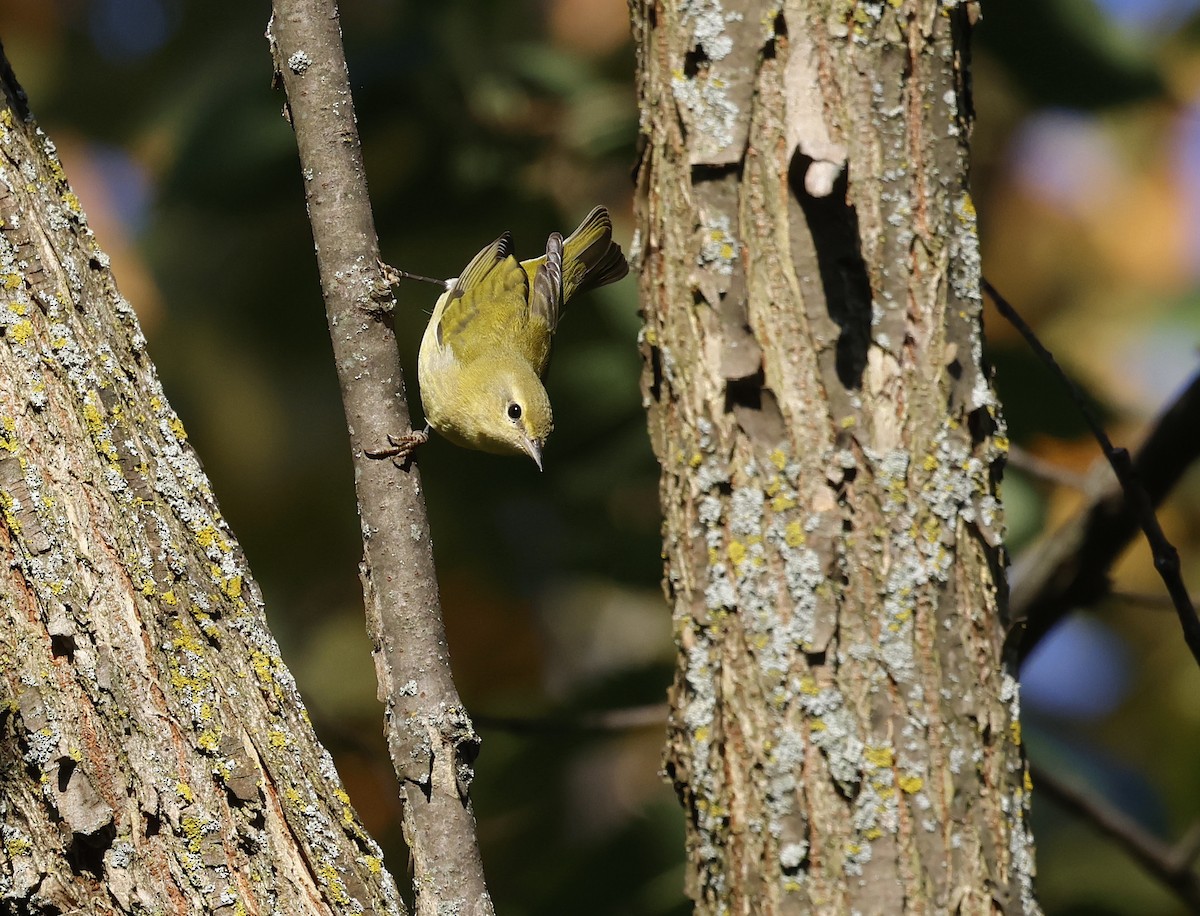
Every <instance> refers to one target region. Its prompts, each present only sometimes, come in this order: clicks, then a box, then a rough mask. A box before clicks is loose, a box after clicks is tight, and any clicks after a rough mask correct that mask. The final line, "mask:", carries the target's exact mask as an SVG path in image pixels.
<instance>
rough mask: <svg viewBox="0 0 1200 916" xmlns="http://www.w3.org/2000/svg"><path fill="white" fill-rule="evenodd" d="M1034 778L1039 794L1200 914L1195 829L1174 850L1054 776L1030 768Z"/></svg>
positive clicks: (1109, 808)
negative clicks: (1113, 844) (1107, 841)
mask: <svg viewBox="0 0 1200 916" xmlns="http://www.w3.org/2000/svg"><path fill="white" fill-rule="evenodd" d="M1030 775H1031V776H1032V778H1033V783H1034V785H1035V786H1036V788H1037V791H1038V792H1039V793H1041V794H1043V795H1044V796H1047V797H1049V798H1052V799H1054V801H1056V802H1058V804H1060V805H1061V806H1062V807H1064V808H1066V809H1067V810H1068V811H1070V812H1071V813H1072V814H1075V815H1076V816H1078V817H1079V818H1081V819H1082V820H1084V821H1086V822H1087V823H1088V824H1090V825H1091V826H1092V827H1094V828H1095V829H1096V830H1097V831H1098V832H1099V833H1102V834H1103V835H1104V836H1106V837H1109V838H1110V839H1112V840H1113V841H1115V842H1116V843H1117V845H1118V846H1120V847H1121V848H1122V849H1123V850H1125V852H1126V854H1128V856H1129V857H1130V858H1131V859H1133V860H1134V861H1135V862H1137V863H1138V864H1139V865H1141V866H1142V868H1144V869H1145V870H1146V871H1147V872H1149V873H1150V874H1151V875H1152V876H1154V877H1155V878H1157V879H1158V880H1159V881H1161V882H1162V883H1163V884H1164V885H1166V887H1168V888H1169V889H1170V890H1171V891H1172V893H1174V894H1175V896H1176V897H1178V898H1179V899H1180V900H1181V901H1183V903H1184V905H1185V906H1187V908H1188V912H1191V913H1200V875H1197V874H1196V872H1195V871H1193V870H1192V863H1193V862H1194V861H1195V858H1196V844H1197V842H1198V838H1197V834H1198V833H1200V831H1197V830H1196V829H1195V828H1194V827H1193V828H1192V830H1189V831H1188V833H1187V834H1186V835H1185V836H1184V838H1183V839H1182V840H1181V841H1180V842H1179V843H1178V844H1177V845H1176V846H1174V847H1171V846H1168V845H1167V844H1166V843H1164V842H1163V841H1162V840H1160V839H1159V838H1158V837H1156V836H1153V835H1151V834H1150V833H1147V832H1146V831H1145V830H1144V829H1143V828H1142V827H1141V825H1139V824H1138V823H1137V822H1136V821H1134V820H1133V819H1132V818H1130V817H1129V816H1128V815H1126V814H1124V813H1123V812H1121V811H1118V810H1117V809H1116V808H1112V807H1110V806H1109V805H1107V804H1105V803H1104V802H1103V801H1101V800H1100V799H1098V798H1095V797H1093V796H1092V795H1089V794H1088V793H1087V792H1083V791H1081V790H1080V789H1077V788H1075V787H1074V786H1071V785H1068V784H1067V783H1065V782H1063V781H1062V780H1060V779H1059V778H1058V777H1057V776H1055V775H1054V774H1052V773H1050V772H1048V771H1046V770H1043V769H1041V768H1039V767H1034V766H1030Z"/></svg>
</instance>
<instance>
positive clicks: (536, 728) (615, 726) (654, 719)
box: [475, 703, 670, 734]
mask: <svg viewBox="0 0 1200 916" xmlns="http://www.w3.org/2000/svg"><path fill="white" fill-rule="evenodd" d="M669 712H670V709H669V707H668V706H667V704H666V703H651V704H648V705H646V706H629V707H625V708H623V709H605V710H600V711H599V712H583V713H578V714H576V715H572V716H569V717H568V716H542V717H539V716H489V715H477V716H476V717H475V724H476V725H478V726H479V728H481V729H484V730H486V729H488V728H494V729H497V730H498V731H506V732H511V733H515V734H561V733H563V732H621V731H631V730H633V729H636V728H654V727H660V728H661V727H663V726H665V725H666V724H667V714H668V713H669Z"/></svg>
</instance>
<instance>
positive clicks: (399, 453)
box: [363, 423, 429, 468]
mask: <svg viewBox="0 0 1200 916" xmlns="http://www.w3.org/2000/svg"><path fill="white" fill-rule="evenodd" d="M428 441H429V424H428V423H426V424H425V428H424V429H422V430H413V431H412V432H408V433H405V434H404V435H403V436H393V435H390V434H389V435H388V442H389V443H391V444H390V445H389V446H387V447H386V448H368V449H363V453H364V454H365V455H366V456H367V457H368V458H391V459H392V464H394V465H396V467H398V468H402V467H404V466H405V465H407V464H408V463H409V462H410V461H412V456H413V452H415V451H416V450H417V449H418V448H420V447H421V446H422V445H424V444H425V443H426V442H428Z"/></svg>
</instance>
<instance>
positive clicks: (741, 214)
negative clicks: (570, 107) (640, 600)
mask: <svg viewBox="0 0 1200 916" xmlns="http://www.w3.org/2000/svg"><path fill="white" fill-rule="evenodd" d="M632 12H633V22H634V33H635V36H636V38H637V41H638V54H639V93H640V98H641V110H642V123H641V129H642V137H643V141H644V147H643V156H642V161H641V163H640V166H639V176H638V191H639V194H638V208H639V236H638V240H637V246H638V249H639V250H638V252H637V253H638V255H639V259H640V263H641V270H642V274H641V280H642V296H643V303H644V307H645V313H646V325H645V329H644V332H643V337H642V349H643V352H644V355H645V358H646V365H647V369H646V373H645V378H644V393H645V401H646V404H647V407H648V409H649V422H650V432H651V437H652V439H653V442H654V448H655V451H656V453H657V455H658V458H659V461H660V462H661V464H662V481H661V498H662V504H663V509H664V514H665V524H664V557H665V560H666V582H665V588H666V591H667V594H668V598H669V600H670V601H671V603H672V605H673V609H674V621H675V637H676V641H677V643H678V646H679V663H678V673H677V676H676V680H675V685H674V688H673V691H672V716H671V724H670V737H669V745H668V749H667V772H668V774H669V775H670V777H671V779H672V780H673V781H674V783H675V786H676V788H677V790H678V792H679V796H680V799H681V801H682V803H683V805H684V807H685V809H686V812H687V815H688V851H689V856H690V859H691V867H690V872H689V874H690V879H689V887H688V890H689V893H690V894H691V895H692V896H693V897H694V898H695V900H696V901H697V905H698V907H697V909H698V912H701V913H798V912H821V913H851V912H860V913H886V914H894V913H918V912H919V913H927V912H963V913H993V912H995V913H1035V912H1037V910H1038V908H1037V903H1036V900H1035V898H1034V895H1033V888H1032V875H1033V845H1032V837H1031V835H1030V833H1029V829H1028V823H1027V809H1028V792H1029V787H1028V784H1027V780H1026V771H1025V763H1024V759H1023V754H1022V749H1021V745H1020V727H1019V721H1018V705H1017V703H1018V699H1017V683H1016V681H1015V680H1014V678H1013V676H1012V675H1011V673H1009V671H1008V670H1007V667H1006V664H1005V660H1004V658H1002V644H1003V633H1004V594H1003V553H1002V547H1001V536H1002V520H1001V511H1000V505H999V503H998V500H997V484H998V477H999V468H1000V464H1001V462H1002V452H1003V448H1004V444H1005V443H1004V438H1003V426H1002V421H1001V419H1000V416H999V412H998V406H997V404H996V402H995V398H994V396H993V393H992V390H991V388H990V385H989V381H988V376H987V374H986V371H985V369H984V367H983V365H982V355H981V338H980V321H979V318H980V297H979V260H978V245H977V240H976V233H975V214H974V209H973V207H972V204H971V201H970V198H969V196H968V193H967V152H968V148H967V141H968V132H969V128H970V120H971V108H970V97H969V88H968V83H967V60H966V48H967V38H968V35H967V33H968V31H969V25H970V19H971V17H972V16H973V15H974V12H975V11H974V9H973V8H972V7H971V6H970V5H967V4H952V3H938V2H936V0H890V2H859V3H856V4H849V3H841V2H836V3H834V2H829V0H811V2H801V0H791V2H787V3H784V4H783V5H782V6H781V5H778V4H770V3H766V2H761V0H759V2H755V0H658V2H655V0H644V2H643V0H633V2H632Z"/></svg>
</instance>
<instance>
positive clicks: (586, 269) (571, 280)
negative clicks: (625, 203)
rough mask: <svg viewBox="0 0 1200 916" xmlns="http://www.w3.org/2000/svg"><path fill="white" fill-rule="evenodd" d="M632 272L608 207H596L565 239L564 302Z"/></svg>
mask: <svg viewBox="0 0 1200 916" xmlns="http://www.w3.org/2000/svg"><path fill="white" fill-rule="evenodd" d="M627 273H629V264H628V263H627V262H626V260H625V255H624V253H623V252H622V251H621V246H620V245H618V244H617V243H616V242H614V241H613V239H612V220H611V219H610V218H609V216H608V210H607V209H606V208H604V207H596V208H595V209H594V210H592V212H591V213H589V214H588V215H587V216H585V217H584V218H583V222H582V223H580V224H579V228H578V229H576V230H575V231H574V232H572V233H571V234H570V235H569V236H567V238H566V240H565V241H564V242H563V302H564V303H565V302H566V301H567V300H568V299H570V298H571V297H572V296H574V295H575V294H576V293H581V292H584V291H586V290H589V289H596V288H597V287H600V286H604V285H605V284H607V283H615V282H616V281H617V280H620V279H621V278H622V277H624V276H625V275H626V274H627Z"/></svg>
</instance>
